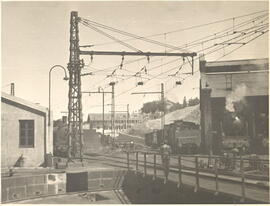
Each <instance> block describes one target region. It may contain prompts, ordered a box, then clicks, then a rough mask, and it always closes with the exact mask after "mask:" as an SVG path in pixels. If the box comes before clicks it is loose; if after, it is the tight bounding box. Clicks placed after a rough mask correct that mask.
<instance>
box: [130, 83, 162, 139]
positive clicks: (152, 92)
mask: <svg viewBox="0 0 270 206" xmlns="http://www.w3.org/2000/svg"><path fill="white" fill-rule="evenodd" d="M131 94H161V105H162V108H163V116H162V117H161V118H160V122H161V128H162V127H163V132H162V137H163V139H164V125H165V110H166V108H165V107H166V105H165V98H164V84H163V83H161V91H160V92H133V93H131Z"/></svg>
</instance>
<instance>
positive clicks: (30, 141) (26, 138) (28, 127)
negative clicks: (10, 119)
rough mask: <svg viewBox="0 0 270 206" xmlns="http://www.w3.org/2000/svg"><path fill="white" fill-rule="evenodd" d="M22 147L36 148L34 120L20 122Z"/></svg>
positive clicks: (20, 142)
mask: <svg viewBox="0 0 270 206" xmlns="http://www.w3.org/2000/svg"><path fill="white" fill-rule="evenodd" d="M19 123H20V141H19V144H20V145H19V146H20V147H34V138H35V135H34V134H35V125H34V120H19Z"/></svg>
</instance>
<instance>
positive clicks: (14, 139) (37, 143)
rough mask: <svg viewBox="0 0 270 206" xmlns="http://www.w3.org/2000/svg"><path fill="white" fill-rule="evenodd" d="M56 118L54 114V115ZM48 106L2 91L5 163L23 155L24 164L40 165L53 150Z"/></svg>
mask: <svg viewBox="0 0 270 206" xmlns="http://www.w3.org/2000/svg"><path fill="white" fill-rule="evenodd" d="M51 120H52V117H51ZM52 128H53V125H52V121H51V126H48V109H47V108H45V107H42V106H40V105H38V104H34V103H31V102H28V101H26V100H23V99H21V98H18V97H15V96H11V95H9V94H6V93H2V95H1V167H2V168H7V167H12V166H14V165H16V164H17V163H18V161H19V160H22V159H23V164H21V165H20V166H24V167H37V166H40V165H41V164H42V163H44V161H45V154H48V153H52V152H53V136H52V132H53V131H52Z"/></svg>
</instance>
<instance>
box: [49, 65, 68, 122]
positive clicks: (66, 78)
mask: <svg viewBox="0 0 270 206" xmlns="http://www.w3.org/2000/svg"><path fill="white" fill-rule="evenodd" d="M57 67H60V68H62V69H63V70H64V72H65V77H64V80H65V81H67V80H68V77H67V72H66V69H65V67H63V66H61V65H54V66H53V67H51V69H50V71H49V114H48V121H49V122H48V125H49V126H50V125H51V72H52V70H53V69H54V68H57Z"/></svg>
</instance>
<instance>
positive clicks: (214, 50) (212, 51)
mask: <svg viewBox="0 0 270 206" xmlns="http://www.w3.org/2000/svg"><path fill="white" fill-rule="evenodd" d="M267 32H268V31H267ZM262 35H263V34H259V35H257V36H256V37H254V38H252V39H251V40H249V41H248V43H249V42H251V41H253V40H255V39H257V38H258V37H260V36H262ZM228 46H229V45H227V47H228ZM242 46H244V45H240V46H239V48H241V47H242ZM222 48H223V47H220V46H219V48H217V49H213V50H211V51H209V52H207V53H205V56H206V55H209V54H212V53H214V52H216V51H218V50H220V49H222ZM239 48H237V49H239ZM237 49H234V51H236V50H237ZM232 52H233V51H232ZM232 52H231V53H232ZM224 56H226V55H223V56H222V57H224ZM198 58H199V57H198ZM198 58H196V59H198ZM174 69H175V68H172V69H169V70H167V71H165V72H163V73H168V72H170V71H172V70H174ZM197 72H199V70H197V71H194V73H197ZM161 74H162V73H159V74H158V75H156V76H160V75H161ZM189 77H191V75H190V76H188V77H186V78H189ZM152 79H153V78H151V79H150V80H148V81H147V82H149V81H151V80H152ZM147 82H146V83H147ZM135 88H136V87H133V88H131V89H128V90H126V91H123V92H121V93H120V94H118V95H116V97H119V96H120V95H123V94H125V93H127V92H129V91H131V90H133V89H135Z"/></svg>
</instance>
